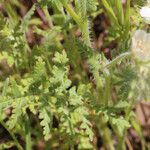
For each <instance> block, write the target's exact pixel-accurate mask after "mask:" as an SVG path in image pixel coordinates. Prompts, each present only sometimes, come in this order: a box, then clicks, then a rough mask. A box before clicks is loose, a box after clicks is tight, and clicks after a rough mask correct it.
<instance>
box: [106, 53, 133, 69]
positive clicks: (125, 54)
mask: <svg viewBox="0 0 150 150" xmlns="http://www.w3.org/2000/svg"><path fill="white" fill-rule="evenodd" d="M130 56H131V52H126V53H123V54H121V55H119V56H118V57H116V58H115V59H114V60H112V61H111V62H109V63H108V64H106V65H105V66H104V68H110V67H113V66H114V65H116V64H117V63H118V62H119V61H121V60H123V59H125V58H128V57H130Z"/></svg>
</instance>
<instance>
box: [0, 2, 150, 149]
mask: <svg viewBox="0 0 150 150" xmlns="http://www.w3.org/2000/svg"><path fill="white" fill-rule="evenodd" d="M0 4H1V5H2V7H3V9H4V11H2V13H1V14H0V50H1V52H0V61H1V63H0V67H1V68H2V74H1V75H0V77H1V80H0V91H1V96H0V112H1V113H0V123H1V125H2V126H3V127H4V128H5V129H6V130H7V132H8V133H9V135H10V137H11V138H10V141H6V142H4V143H2V144H1V145H0V146H1V149H9V148H11V147H12V146H16V147H17V149H19V150H22V149H26V150H31V149H33V147H34V146H36V144H37V142H38V141H41V140H44V145H45V149H72V150H73V149H75V148H76V147H77V148H78V149H96V144H95V142H94V141H95V137H96V134H99V135H101V138H102V141H103V146H104V147H105V148H106V149H110V150H114V149H118V150H123V149H126V148H125V136H126V133H127V129H128V128H129V127H130V126H133V127H134V128H135V129H137V132H138V134H139V135H140V138H141V139H142V141H143V143H145V142H144V138H143V135H142V132H141V129H140V126H138V124H137V123H136V121H134V119H133V118H135V116H134V112H133V111H132V108H133V106H134V104H135V102H136V101H137V100H138V99H140V100H141V99H149V95H147V93H148V91H149V88H150V87H149V85H150V84H149V76H150V70H149V66H148V65H147V64H146V63H145V64H144V63H140V62H138V61H137V60H135V59H134V56H133V54H132V52H131V50H130V47H131V46H130V31H132V30H133V28H132V24H130V9H131V6H130V0H127V2H126V5H125V8H124V7H123V6H122V3H121V1H120V0H117V1H116V3H114V1H113V0H109V1H106V0H102V1H97V0H74V1H73V0H38V1H37V2H36V1H35V3H34V4H33V5H32V7H31V8H30V10H29V11H28V12H27V13H26V15H25V16H24V17H21V16H20V15H19V14H18V13H17V9H21V8H24V5H23V4H22V3H21V2H20V1H17V0H13V1H10V2H8V1H5V0H1V1H0ZM99 9H102V10H103V11H104V12H105V10H106V12H107V15H108V18H110V23H111V24H112V27H110V28H109V31H112V32H111V33H112V34H111V35H109V36H108V37H109V38H111V39H113V41H115V40H116V41H117V43H119V44H118V45H117V47H116V51H117V52H116V53H114V55H113V58H112V60H109V59H107V58H106V57H105V55H104V54H103V53H102V52H101V53H99V52H98V51H96V50H95V49H94V48H93V46H92V40H93V39H92V37H91V34H92V25H91V19H90V17H91V18H92V17H93V16H92V14H93V13H98V11H99ZM39 11H40V13H39V14H41V13H42V15H41V19H42V21H41V19H39V18H38V17H36V14H35V12H39ZM51 11H52V12H53V13H50V12H51ZM5 13H6V14H7V17H6V16H5ZM45 19H46V20H45ZM44 21H45V22H46V25H45V26H46V27H45V28H46V29H44V28H43V22H44ZM78 29H79V30H80V32H81V36H80V39H78V38H79V37H77V36H76V34H75V32H76V31H77V30H78ZM32 30H33V31H32ZM30 32H31V34H32V35H34V36H37V37H38V40H39V41H40V42H39V43H38V42H35V43H34V42H31V43H30V41H29V38H28V33H30ZM109 38H108V40H109ZM110 42H112V41H109V43H110ZM33 43H34V44H33ZM106 43H108V42H106ZM84 65H88V69H84ZM141 68H143V70H142V71H141ZM8 70H9V71H8ZM88 72H90V73H91V77H92V81H91V80H90V79H89V76H88V75H87V74H88ZM143 72H146V73H145V76H144V77H143V76H142V77H141V75H142V74H143ZM137 85H138V86H137ZM139 87H142V90H141V88H139ZM114 89H115V90H114ZM145 90H147V91H146V92H145ZM137 91H138V93H139V94H136V93H137ZM113 94H114V95H115V99H114V98H113ZM9 111H10V113H8V112H9ZM110 126H111V128H110ZM96 131H97V133H96ZM18 135H19V136H20V138H17V136H18ZM112 135H115V136H116V137H117V142H118V146H117V147H115V146H114V142H113V136H112ZM21 141H24V143H25V144H22V143H21ZM144 148H145V145H144V144H143V149H144Z"/></svg>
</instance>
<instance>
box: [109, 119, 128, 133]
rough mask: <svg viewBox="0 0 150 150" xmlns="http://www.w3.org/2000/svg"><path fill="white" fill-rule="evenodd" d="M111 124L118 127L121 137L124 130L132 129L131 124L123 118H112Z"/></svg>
mask: <svg viewBox="0 0 150 150" xmlns="http://www.w3.org/2000/svg"><path fill="white" fill-rule="evenodd" d="M110 123H111V124H112V125H113V126H114V127H116V128H117V129H118V131H119V133H120V134H121V135H123V133H124V130H125V129H127V128H129V127H130V124H129V122H128V121H126V120H125V119H124V118H123V117H119V118H115V117H112V118H110Z"/></svg>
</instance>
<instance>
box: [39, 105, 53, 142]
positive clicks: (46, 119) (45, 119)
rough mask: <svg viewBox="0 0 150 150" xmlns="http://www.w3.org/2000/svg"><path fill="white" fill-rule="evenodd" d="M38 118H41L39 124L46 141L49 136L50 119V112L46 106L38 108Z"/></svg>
mask: <svg viewBox="0 0 150 150" xmlns="http://www.w3.org/2000/svg"><path fill="white" fill-rule="evenodd" d="M39 118H40V119H42V121H41V123H40V124H41V126H43V134H44V138H45V140H46V141H47V140H48V139H49V138H50V137H49V135H50V123H51V121H52V119H51V114H50V113H49V112H48V111H47V110H46V108H44V107H42V108H41V109H40V110H39Z"/></svg>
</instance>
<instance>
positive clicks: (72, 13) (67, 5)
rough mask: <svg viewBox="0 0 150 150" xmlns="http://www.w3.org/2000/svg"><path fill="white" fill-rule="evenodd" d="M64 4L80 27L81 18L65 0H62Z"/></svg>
mask: <svg viewBox="0 0 150 150" xmlns="http://www.w3.org/2000/svg"><path fill="white" fill-rule="evenodd" d="M62 4H63V5H64V7H65V8H66V10H67V12H68V13H69V14H70V15H71V17H72V18H73V19H74V20H75V22H76V23H77V24H78V25H79V24H80V22H81V21H80V18H79V16H78V15H77V14H76V13H75V11H74V10H73V9H72V8H71V7H70V5H69V4H67V3H66V2H65V1H64V0H62Z"/></svg>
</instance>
